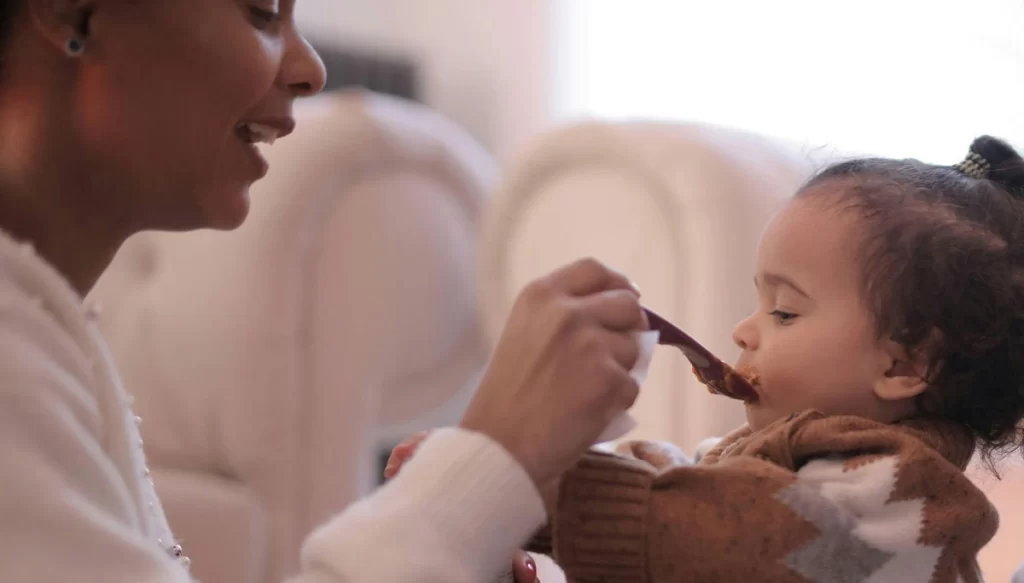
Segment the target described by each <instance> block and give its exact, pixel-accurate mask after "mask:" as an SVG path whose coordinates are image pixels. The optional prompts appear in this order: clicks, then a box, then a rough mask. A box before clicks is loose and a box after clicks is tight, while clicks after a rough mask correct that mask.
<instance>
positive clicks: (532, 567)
mask: <svg viewBox="0 0 1024 583" xmlns="http://www.w3.org/2000/svg"><path fill="white" fill-rule="evenodd" d="M526 568H527V570H529V571H530V572H531V573H533V574H534V575H536V574H537V563H535V562H533V557H531V556H529V555H527V556H526Z"/></svg>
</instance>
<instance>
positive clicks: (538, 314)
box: [461, 260, 647, 491]
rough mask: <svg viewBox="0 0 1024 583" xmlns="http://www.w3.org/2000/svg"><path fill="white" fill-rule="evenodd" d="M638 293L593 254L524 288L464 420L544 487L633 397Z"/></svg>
mask: <svg viewBox="0 0 1024 583" xmlns="http://www.w3.org/2000/svg"><path fill="white" fill-rule="evenodd" d="M646 328H647V320H646V317H645V316H644V312H643V310H642V309H641V307H640V298H639V292H638V291H637V290H636V288H635V286H634V285H633V284H632V283H631V282H630V281H629V280H628V279H627V278H626V277H625V276H623V275H621V274H619V273H617V272H615V271H612V270H611V269H609V268H607V267H605V266H604V265H602V264H600V263H598V262H597V261H594V260H584V261H579V262H576V263H574V264H572V265H570V266H568V267H565V268H563V269H560V270H558V271H556V272H555V273H553V274H551V275H549V276H547V277H544V278H541V279H539V280H537V281H535V282H533V283H531V284H530V285H529V286H527V287H526V289H525V290H524V291H523V292H522V293H521V294H520V295H519V298H518V299H517V300H516V303H515V305H514V306H513V308H512V312H511V314H510V315H509V318H508V322H507V324H506V326H505V330H504V332H503V334H502V336H501V340H500V341H499V342H498V345H497V348H496V349H495V353H494V356H493V358H492V360H491V363H490V366H489V367H488V370H487V373H486V374H485V375H484V378H483V381H482V382H481V383H480V387H479V389H478V390H477V392H476V394H475V395H474V398H473V401H472V402H471V403H470V405H469V408H468V410H467V411H466V414H465V417H463V420H462V423H461V425H462V427H463V428H466V429H470V430H474V431H478V432H480V433H483V434H485V435H487V436H489V437H490V438H491V439H494V440H495V441H496V442H498V443H499V444H501V445H502V446H503V447H504V448H505V449H506V450H507V451H508V452H509V453H510V454H512V456H513V457H515V458H516V460H518V461H519V463H520V464H522V466H523V468H524V469H525V470H526V471H527V473H528V474H529V475H530V477H532V478H533V480H534V483H535V484H537V487H538V489H540V490H542V491H543V490H544V488H545V486H546V485H547V484H548V483H549V482H550V481H552V480H553V479H554V478H556V477H557V476H559V475H561V473H562V472H563V471H565V470H566V469H567V468H568V467H569V466H570V465H571V464H572V463H574V462H575V461H576V459H577V458H579V456H580V455H582V454H583V452H584V451H586V449H587V448H588V447H590V446H591V445H592V444H593V443H594V441H595V440H596V439H597V437H598V436H599V435H600V433H601V431H603V430H604V428H605V427H607V426H608V424H609V423H610V422H611V421H612V419H614V418H615V416H616V415H618V414H620V413H622V412H623V411H625V410H626V409H628V408H629V407H630V406H632V404H633V402H634V401H635V400H636V397H637V392H638V390H639V389H638V387H637V384H636V382H635V381H634V380H633V379H632V377H630V375H629V371H630V369H632V368H633V365H634V364H635V363H636V360H637V358H638V355H639V354H638V352H639V348H638V346H637V343H636V340H635V339H634V337H633V332H635V331H637V330H645V329H646Z"/></svg>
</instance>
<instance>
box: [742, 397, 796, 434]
mask: <svg viewBox="0 0 1024 583" xmlns="http://www.w3.org/2000/svg"><path fill="white" fill-rule="evenodd" d="M745 409H746V414H747V425H749V426H750V428H751V429H753V430H754V431H760V430H762V429H764V428H765V427H768V426H769V425H771V424H772V423H774V422H775V421H777V420H779V419H781V418H783V417H785V416H786V415H788V413H785V412H780V411H775V410H773V409H771V408H769V407H765V406H763V405H762V404H761V403H760V402H757V401H755V402H750V403H745Z"/></svg>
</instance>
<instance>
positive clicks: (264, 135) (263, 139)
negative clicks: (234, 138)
mask: <svg viewBox="0 0 1024 583" xmlns="http://www.w3.org/2000/svg"><path fill="white" fill-rule="evenodd" d="M236 131H237V132H238V135H239V136H241V138H242V139H243V140H245V141H246V142H249V143H250V144H258V143H265V144H267V145H271V144H273V143H274V141H275V140H277V135H278V130H277V128H273V127H270V126H268V125H263V124H258V123H242V124H239V125H238V128H237V129H236Z"/></svg>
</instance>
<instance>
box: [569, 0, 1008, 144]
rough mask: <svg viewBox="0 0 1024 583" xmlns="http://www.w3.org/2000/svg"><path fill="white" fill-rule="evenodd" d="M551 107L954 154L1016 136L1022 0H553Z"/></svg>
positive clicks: (818, 140) (573, 112)
mask: <svg viewBox="0 0 1024 583" xmlns="http://www.w3.org/2000/svg"><path fill="white" fill-rule="evenodd" d="M555 1H556V2H559V5H558V10H557V16H556V19H555V23H556V24H555V34H556V39H557V42H556V46H557V47H558V49H559V54H558V56H557V63H556V72H557V74H556V78H555V96H556V103H555V104H554V109H555V112H556V114H557V115H558V117H561V118H563V119H564V118H566V117H579V116H588V117H589V116H599V117H606V118H637V117H639V118H657V119H667V120H692V121H703V122H710V123H717V124H722V125H727V126H733V127H739V128H743V129H747V130H752V131H755V132H759V133H764V134H769V135H774V136H777V137H782V138H789V139H794V140H797V141H800V142H803V143H805V144H807V145H809V146H820V145H828V146H833V147H835V148H839V149H841V150H843V151H848V152H865V153H874V154H879V155H888V156H908V157H915V158H920V159H922V160H926V161H929V162H935V163H953V162H954V161H957V160H959V159H960V157H961V156H962V155H963V154H964V153H965V151H966V148H967V146H968V145H969V143H970V141H971V139H972V138H974V137H975V136H976V135H979V134H983V133H989V134H993V135H996V136H999V137H1004V138H1006V139H1009V140H1010V141H1013V142H1016V143H1017V144H1018V145H1022V144H1024V34H1022V33H1021V25H1022V23H1024V2H1021V1H1020V0H971V1H970V2H966V1H963V0H938V1H936V0H930V1H928V0H858V1H856V2H851V1H849V0H842V1H838V0H770V1H765V0H733V1H728V0H721V1H718V0H701V1H693V0H555Z"/></svg>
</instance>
